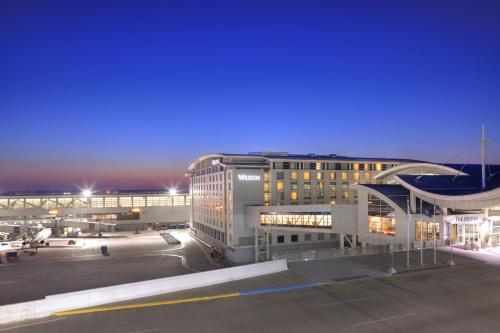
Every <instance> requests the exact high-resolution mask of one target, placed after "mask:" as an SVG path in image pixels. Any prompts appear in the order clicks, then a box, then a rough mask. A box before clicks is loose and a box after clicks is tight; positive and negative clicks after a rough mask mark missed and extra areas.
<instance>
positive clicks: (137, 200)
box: [132, 197, 146, 207]
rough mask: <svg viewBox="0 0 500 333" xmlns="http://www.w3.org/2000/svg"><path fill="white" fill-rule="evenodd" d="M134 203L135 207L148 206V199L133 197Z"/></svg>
mask: <svg viewBox="0 0 500 333" xmlns="http://www.w3.org/2000/svg"><path fill="white" fill-rule="evenodd" d="M132 202H133V205H134V207H144V206H146V199H145V198H144V197H133V198H132Z"/></svg>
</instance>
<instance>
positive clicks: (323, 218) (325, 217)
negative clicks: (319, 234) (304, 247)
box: [260, 212, 332, 229]
mask: <svg viewBox="0 0 500 333" xmlns="http://www.w3.org/2000/svg"><path fill="white" fill-rule="evenodd" d="M260 224H261V225H276V226H281V227H300V228H327V229H329V228H331V227H332V215H331V213H330V212H310V213H309V212H296V213H295V212H294V213H284V212H273V213H261V214H260Z"/></svg>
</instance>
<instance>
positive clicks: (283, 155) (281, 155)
mask: <svg viewBox="0 0 500 333" xmlns="http://www.w3.org/2000/svg"><path fill="white" fill-rule="evenodd" d="M220 155H224V156H234V157H238V156H241V157H252V156H255V157H265V158H267V159H294V160H311V161H313V160H314V161H317V160H327V161H368V162H408V163H424V162H425V161H420V160H413V159H406V158H387V157H357V156H356V157H354V156H343V155H337V154H327V155H324V154H323V155H321V154H312V153H311V154H290V153H287V152H250V153H246V154H234V153H220Z"/></svg>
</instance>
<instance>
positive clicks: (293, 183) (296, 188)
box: [290, 182, 299, 191]
mask: <svg viewBox="0 0 500 333" xmlns="http://www.w3.org/2000/svg"><path fill="white" fill-rule="evenodd" d="M290 188H291V189H292V190H294V191H296V190H298V189H299V183H296V182H292V183H290Z"/></svg>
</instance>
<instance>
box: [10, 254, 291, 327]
mask: <svg viewBox="0 0 500 333" xmlns="http://www.w3.org/2000/svg"><path fill="white" fill-rule="evenodd" d="M287 269H288V268H287V265H286V260H285V259H281V260H274V261H267V262H262V263H258V264H251V265H244V266H236V267H231V268H222V269H217V270H213V271H207V272H200V273H194V274H186V275H178V276H172V277H167V278H161V279H154V280H147V281H141V282H134V283H127V284H121V285H116V286H111V287H104V288H97V289H89V290H82V291H76V292H71V293H65V294H57V295H50V296H47V297H45V298H44V299H41V300H36V301H31V302H24V303H16V304H9V305H3V306H0V324H6V323H11V322H16V321H22V320H28V319H36V318H43V317H48V316H50V315H51V314H53V313H54V312H59V311H68V310H74V309H81V308H87V307H93V306H98V305H103V304H109V303H116V302H122V301H127V300H132V299H136V298H142V297H149V296H154V295H160V294H165V293H171V292H175V291H181V290H187V289H194V288H200V287H206V286H210V285H214V284H220V283H225V282H230V281H235V280H242V279H248V278H252V277H256V276H261V275H266V274H272V273H278V272H283V271H286V270H287Z"/></svg>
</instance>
